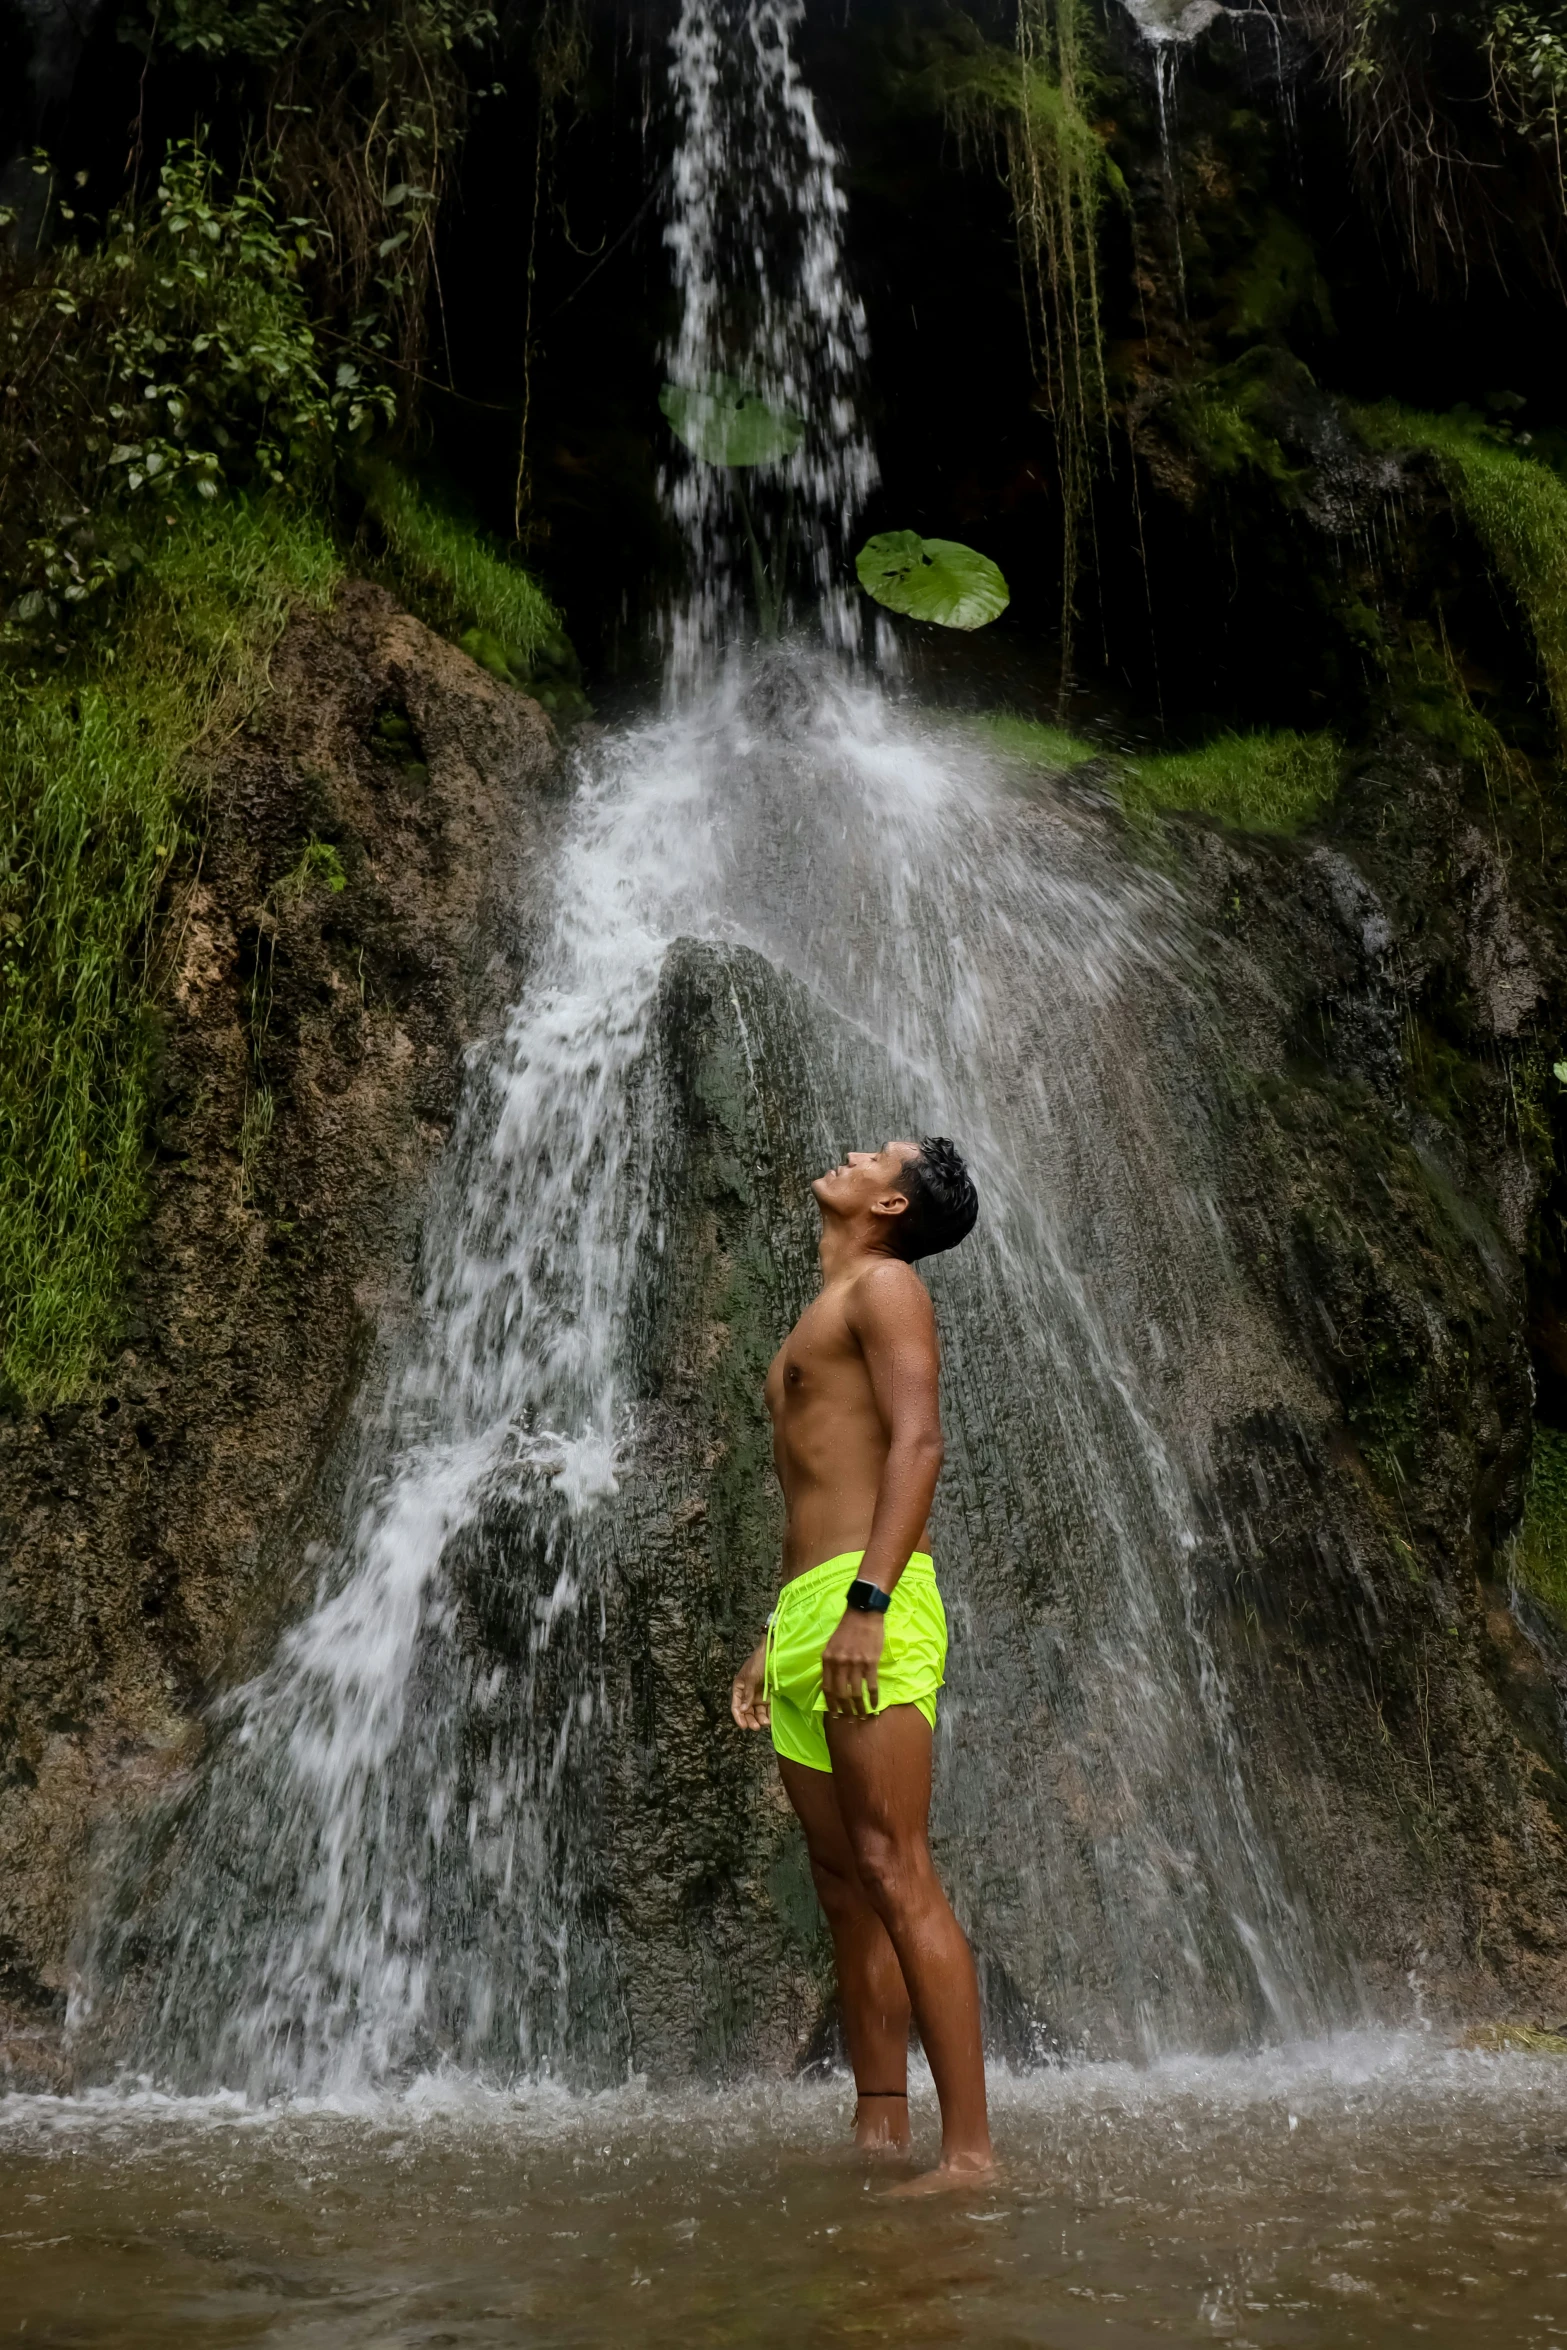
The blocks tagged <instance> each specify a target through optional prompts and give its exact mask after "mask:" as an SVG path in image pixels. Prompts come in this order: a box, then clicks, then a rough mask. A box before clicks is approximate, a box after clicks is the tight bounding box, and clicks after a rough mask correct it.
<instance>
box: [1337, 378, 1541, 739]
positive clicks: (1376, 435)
mask: <svg viewBox="0 0 1567 2350" xmlns="http://www.w3.org/2000/svg"><path fill="white" fill-rule="evenodd" d="M1356 422H1357V424H1358V426H1359V428H1360V431H1361V433H1362V434H1363V436H1364V437H1365V439H1366V440H1368V441H1369V442H1370V443H1371V444H1372V446H1373V447H1375V448H1384V449H1429V450H1430V451H1431V453H1432V455H1433V456H1434V457H1435V458H1436V460H1437V463H1438V465H1439V466H1440V467H1441V470H1442V478H1443V480H1444V481H1445V482H1446V484H1447V487H1448V490H1449V492H1450V494H1451V496H1452V498H1453V500H1454V503H1455V504H1456V505H1457V506H1458V507H1459V509H1460V511H1461V512H1462V513H1463V514H1464V515H1465V516H1466V518H1467V519H1468V521H1469V523H1470V525H1471V527H1472V528H1473V530H1474V532H1475V535H1476V537H1477V538H1478V539H1479V540H1480V542H1481V544H1482V545H1483V546H1484V548H1485V550H1486V553H1487V554H1488V555H1489V557H1490V559H1491V561H1492V563H1493V564H1494V565H1495V567H1496V569H1497V571H1498V572H1499V573H1500V574H1501V576H1502V578H1503V579H1505V580H1506V581H1507V583H1508V585H1509V587H1510V588H1511V589H1512V591H1513V593H1514V595H1515V596H1516V597H1517V599H1518V602H1519V604H1520V606H1521V607H1522V609H1523V612H1524V615H1525V617H1526V619H1527V620H1528V623H1529V627H1530V629H1531V631H1532V633H1533V636H1534V642H1535V649H1536V651H1537V652H1538V654H1539V659H1540V667H1541V670H1542V672H1543V674H1544V677H1545V683H1546V686H1547V688H1548V690H1549V693H1550V697H1551V706H1552V708H1553V710H1554V711H1555V714H1556V723H1557V726H1558V728H1559V729H1560V731H1561V732H1562V733H1563V734H1564V735H1567V481H1563V479H1562V477H1561V475H1560V474H1559V473H1557V472H1556V471H1555V470H1554V468H1553V467H1552V466H1550V465H1548V464H1545V463H1544V462H1542V461H1541V460H1540V459H1539V458H1537V457H1533V456H1531V455H1530V454H1529V453H1528V451H1527V450H1526V449H1523V448H1520V447H1519V446H1518V444H1517V443H1516V442H1514V441H1511V440H1509V439H1508V438H1507V437H1506V436H1505V435H1504V434H1503V433H1501V432H1500V431H1498V430H1497V429H1496V428H1495V427H1493V426H1491V425H1487V424H1484V423H1482V422H1481V420H1480V419H1479V418H1478V417H1475V416H1472V415H1470V414H1468V413H1467V412H1466V411H1464V410H1461V409H1460V410H1458V411H1456V412H1455V413H1453V414H1452V415H1447V416H1433V415H1427V414H1423V413H1422V412H1420V411H1419V410H1416V409H1412V408H1401V407H1399V406H1397V405H1396V403H1394V402H1392V401H1384V402H1383V403H1382V404H1381V405H1380V406H1379V407H1376V408H1367V409H1361V410H1360V411H1359V412H1358V413H1357V416H1356Z"/></svg>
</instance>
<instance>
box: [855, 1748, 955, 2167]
mask: <svg viewBox="0 0 1567 2350" xmlns="http://www.w3.org/2000/svg"><path fill="white" fill-rule="evenodd" d="M827 1748H828V1752H829V1753H830V1754H831V1756H832V1785H833V1793H834V1795H835V1797H836V1799H837V1807H838V1813H839V1816H840V1818H841V1819H842V1821H843V1825H844V1828H845V1830H846V1831H847V1835H848V1842H849V1847H850V1850H851V1852H852V1853H853V1856H854V1863H855V1867H856V1870H857V1872H858V1876H859V1882H860V1884H861V1885H862V1886H863V1887H864V1890H865V1892H866V1894H867V1896H868V1897H869V1899H870V1902H871V1905H872V1907H873V1908H874V1909H875V1910H876V1912H877V1914H878V1916H879V1917H880V1918H881V1920H882V1922H883V1924H884V1925H885V1926H886V1929H887V1933H888V1936H889V1937H890V1939H891V1942H892V1947H893V1949H894V1950H895V1951H896V1952H897V1954H898V1963H899V1965H900V1967H901V1969H902V1972H903V1980H904V1982H905V1983H906V1984H907V1986H908V1992H909V1998H910V2000H911V2002H912V2004H913V2008H914V2020H915V2022H916V2024H917V2025H918V2026H919V2035H920V2039H921V2041H922V2042H923V2044H924V2049H925V2055H926V2059H927V2061H928V2063H929V2065H930V2069H931V2072H932V2074H933V2075H934V2077H935V2082H936V2094H937V2096H938V2097H939V2098H940V2100H941V2171H940V2172H932V2173H930V2174H928V2175H929V2178H930V2183H931V2184H932V2185H938V2186H939V2185H942V2184H945V2183H946V2181H945V2177H944V2175H943V2174H948V2175H950V2174H954V2173H956V2174H967V2175H969V2176H972V2175H973V2173H974V2172H975V2171H983V2170H988V2169H989V2168H990V2167H991V2165H992V2162H993V2159H994V2158H993V2156H992V2154H991V2150H990V2129H989V2124H988V2121H987V2118H986V2113H985V2063H984V2053H983V2048H982V2045H981V2038H980V2015H979V1984H978V1981H977V1979H976V1977H975V1973H974V1961H973V1958H972V1956H971V1955H970V1952H969V1946H968V1944H967V1942H966V1941H965V1940H964V1938H963V1929H962V1927H961V1926H960V1925H959V1924H958V1921H957V1919H956V1918H955V1917H954V1916H953V1914H952V1909H951V1905H950V1904H949V1902H948V1900H947V1897H946V1895H945V1893H943V1891H942V1889H941V1885H940V1882H939V1881H938V1879H937V1876H936V1871H935V1868H934V1866H933V1865H932V1862H931V1857H930V1846H929V1844H928V1842H927V1841H926V1823H927V1821H928V1818H929V1814H930V1750H931V1731H930V1725H929V1723H928V1722H927V1721H926V1719H925V1717H924V1715H923V1714H922V1713H921V1712H920V1710H919V1708H918V1707H917V1706H913V1705H892V1706H888V1707H887V1709H886V1711H885V1712H883V1713H880V1714H877V1715H875V1716H874V1718H873V1719H871V1720H869V1721H847V1720H836V1719H833V1718H831V1717H829V1719H828V1722H827Z"/></svg>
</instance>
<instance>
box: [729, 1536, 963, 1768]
mask: <svg viewBox="0 0 1567 2350" xmlns="http://www.w3.org/2000/svg"><path fill="white" fill-rule="evenodd" d="M864 1556H865V1553H864V1551H863V1550H845V1551H840V1552H839V1554H838V1556H837V1557H836V1558H830V1559H823V1561H822V1563H821V1565H820V1566H819V1567H809V1568H807V1570H806V1572H805V1573H804V1574H803V1575H796V1576H795V1578H794V1580H793V1582H792V1583H786V1584H785V1585H784V1587H783V1589H782V1591H780V1592H779V1594H778V1605H777V1606H776V1607H775V1608H774V1610H773V1614H772V1621H771V1623H770V1624H769V1626H768V1632H767V1676H766V1681H765V1683H764V1694H765V1696H766V1698H767V1702H768V1704H769V1705H770V1706H771V1708H772V1724H773V1745H774V1747H775V1748H776V1749H777V1751H778V1753H780V1754H783V1755H787V1756H788V1758H789V1760H790V1761H791V1762H797V1763H804V1764H805V1766H806V1768H807V1769H808V1770H812V1771H830V1770H831V1769H832V1756H831V1755H830V1754H829V1753H828V1751H827V1731H826V1727H825V1724H826V1719H827V1700H826V1698H825V1697H824V1696H823V1695H822V1650H823V1649H824V1648H825V1647H826V1645H827V1643H828V1641H829V1640H830V1639H831V1638H832V1636H833V1634H834V1633H835V1632H836V1631H837V1629H838V1626H839V1624H840V1623H841V1622H842V1620H843V1604H844V1600H845V1598H846V1596H847V1594H848V1589H849V1585H850V1584H851V1583H852V1582H853V1581H854V1578H855V1576H856V1575H857V1574H858V1573H859V1571H860V1561H861V1559H862V1558H863V1557H864ZM882 1620H883V1622H884V1623H885V1624H886V1627H887V1637H886V1640H885V1642H884V1644H883V1647H882V1652H881V1663H880V1665H879V1666H878V1668H877V1673H876V1685H877V1698H878V1702H877V1708H876V1710H877V1712H878V1713H882V1712H885V1710H886V1708H887V1707H888V1706H889V1705H917V1706H918V1707H919V1709H920V1712H921V1713H922V1714H923V1715H924V1716H925V1719H926V1721H927V1722H929V1724H930V1726H931V1728H932V1729H933V1730H934V1728H935V1727H936V1692H937V1690H938V1689H939V1688H940V1687H941V1685H942V1682H943V1681H944V1680H945V1679H946V1677H947V1611H946V1609H945V1608H944V1607H943V1606H942V1604H941V1593H940V1592H939V1591H938V1590H937V1589H936V1570H935V1568H934V1566H933V1565H932V1564H931V1560H930V1554H929V1552H928V1551H923V1550H917V1551H916V1552H915V1553H914V1556H913V1557H912V1558H911V1559H910V1561H909V1563H908V1565H907V1566H906V1567H905V1568H904V1570H903V1573H902V1574H901V1575H900V1576H899V1578H898V1587H897V1589H896V1590H895V1591H894V1593H893V1595H892V1605H891V1607H889V1608H888V1610H887V1613H886V1615H885V1617H884V1618H883V1619H882Z"/></svg>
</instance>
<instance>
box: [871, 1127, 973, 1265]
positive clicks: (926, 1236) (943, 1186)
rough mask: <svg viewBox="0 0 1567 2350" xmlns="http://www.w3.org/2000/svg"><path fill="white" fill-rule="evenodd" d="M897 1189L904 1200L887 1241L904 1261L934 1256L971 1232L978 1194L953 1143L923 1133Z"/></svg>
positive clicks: (905, 1164)
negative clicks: (901, 1211) (922, 1137)
mask: <svg viewBox="0 0 1567 2350" xmlns="http://www.w3.org/2000/svg"><path fill="white" fill-rule="evenodd" d="M898 1189H899V1190H900V1191H901V1192H902V1194H903V1196H904V1198H905V1199H906V1200H907V1201H908V1203H909V1204H908V1206H907V1208H905V1210H904V1212H903V1214H902V1215H901V1216H899V1217H897V1218H895V1220H894V1222H893V1226H892V1230H891V1232H890V1233H889V1235H888V1245H889V1246H890V1247H891V1248H892V1249H893V1250H894V1252H895V1253H896V1254H897V1255H898V1256H900V1257H902V1258H903V1260H904V1262H905V1263H906V1264H910V1265H912V1264H915V1263H917V1262H918V1260H919V1259H920V1258H921V1257H939V1256H940V1255H941V1253H942V1251H943V1249H949V1248H956V1247H957V1245H958V1242H959V1241H960V1240H966V1239H967V1238H968V1236H969V1234H970V1233H971V1232H972V1231H973V1229H974V1222H975V1218H976V1217H977V1216H978V1214H979V1194H978V1193H977V1192H976V1191H975V1189H974V1178H973V1176H972V1175H971V1174H970V1173H969V1171H968V1169H967V1167H966V1166H965V1165H964V1163H963V1159H962V1156H961V1154H960V1152H959V1150H958V1146H957V1144H956V1143H955V1142H949V1141H948V1139H947V1137H946V1136H945V1135H944V1134H927V1135H926V1137H925V1139H924V1141H923V1142H922V1143H921V1144H920V1147H919V1151H918V1154H917V1155H916V1156H915V1157H914V1158H912V1159H905V1161H904V1163H903V1173H902V1174H901V1175H900V1176H899V1178H898Z"/></svg>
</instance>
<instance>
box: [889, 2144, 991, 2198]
mask: <svg viewBox="0 0 1567 2350" xmlns="http://www.w3.org/2000/svg"><path fill="white" fill-rule="evenodd" d="M1000 2176H1001V2172H1000V2169H999V2167H998V2165H997V2162H996V2158H995V2156H994V2155H993V2154H960V2155H954V2157H953V2159H952V2160H951V2161H950V2162H941V2163H938V2164H937V2166H936V2168H935V2169H934V2170H922V2171H921V2172H920V2174H919V2176H918V2178H914V2179H901V2180H900V2181H899V2183H898V2184H897V2186H896V2187H884V2188H883V2189H882V2194H883V2196H884V2197H885V2198H887V2199H889V2200H890V2198H891V2197H893V2196H894V2195H896V2196H898V2197H900V2198H901V2197H903V2196H905V2195H959V2194H965V2193H968V2192H970V2191H972V2189H974V2188H975V2187H993V2186H994V2185H995V2183H996V2181H997V2180H998V2179H999V2178H1000Z"/></svg>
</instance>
